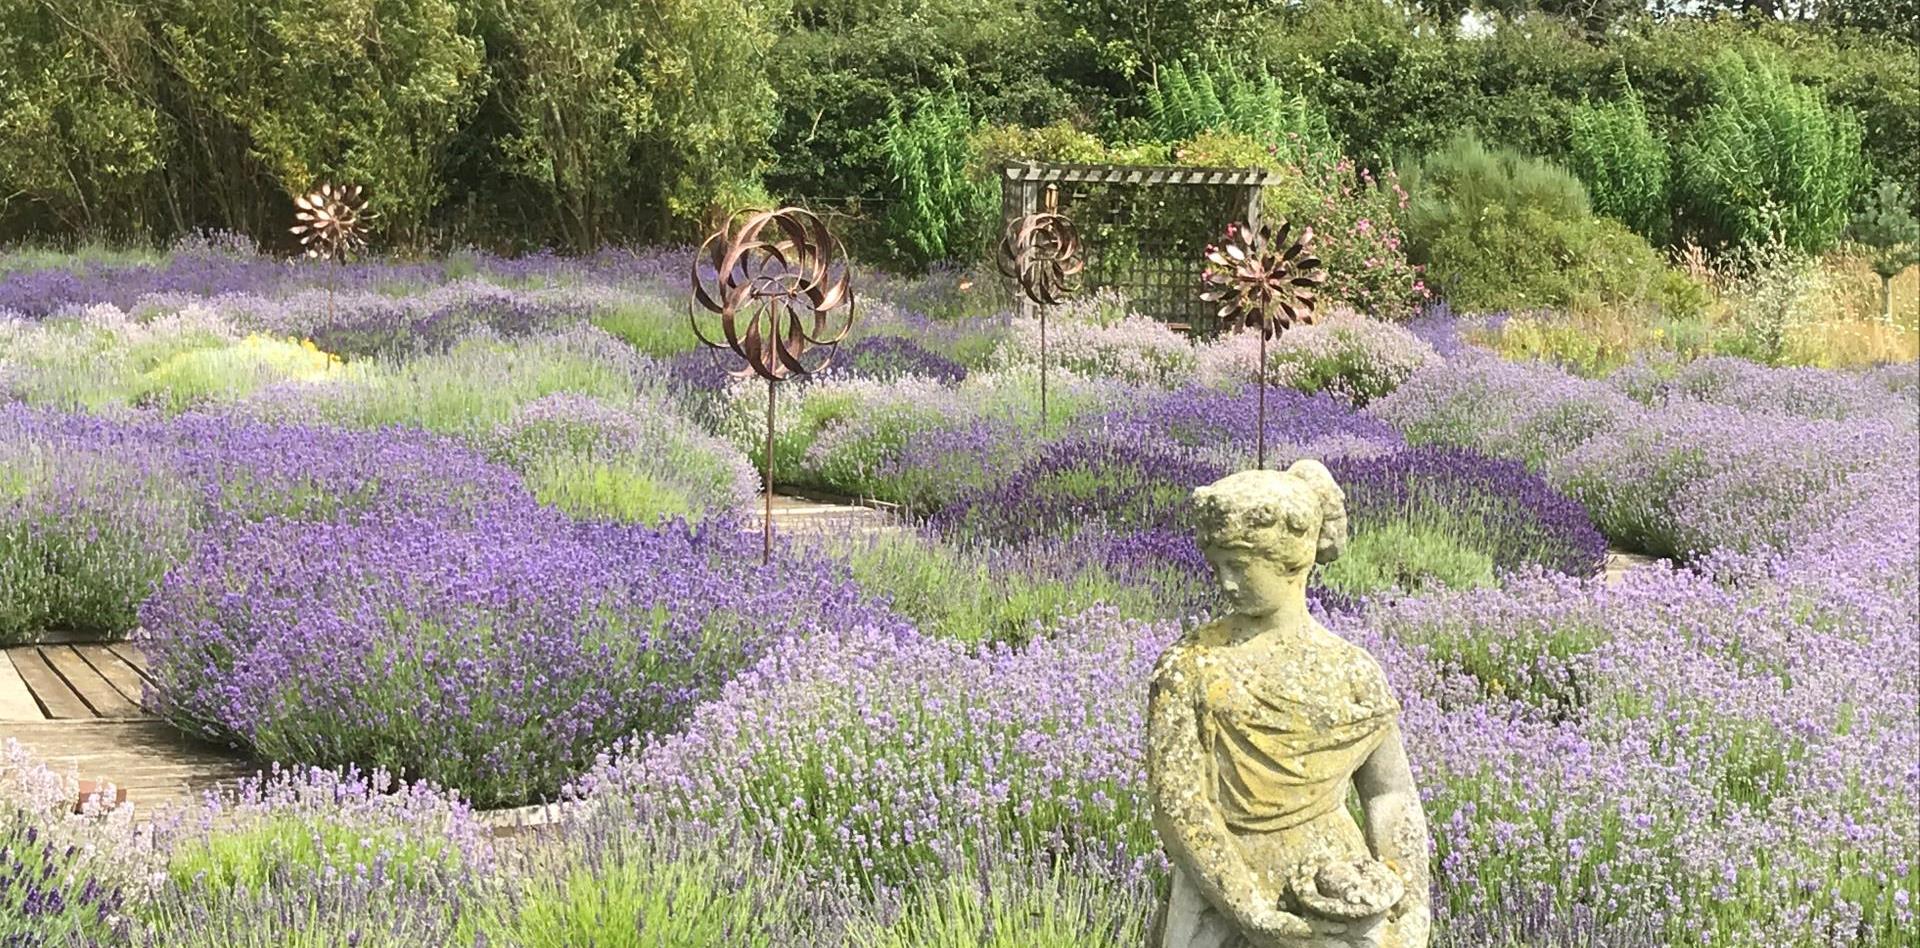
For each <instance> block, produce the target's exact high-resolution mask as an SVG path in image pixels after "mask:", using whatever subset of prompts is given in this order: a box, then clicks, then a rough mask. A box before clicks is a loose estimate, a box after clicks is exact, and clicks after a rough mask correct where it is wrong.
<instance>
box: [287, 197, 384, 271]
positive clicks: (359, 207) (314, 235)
mask: <svg viewBox="0 0 1920 948" xmlns="http://www.w3.org/2000/svg"><path fill="white" fill-rule="evenodd" d="M293 206H294V208H295V209H296V210H295V211H294V213H293V216H294V219H295V220H297V221H299V223H297V224H295V225H293V227H292V228H291V229H292V231H293V233H294V235H295V236H297V237H299V238H300V246H301V247H303V248H305V249H306V252H307V256H309V257H313V258H316V259H328V260H345V259H346V257H347V254H348V253H353V252H359V251H362V250H365V249H366V247H367V242H366V239H365V238H364V237H362V236H361V234H360V227H361V223H362V221H363V220H365V218H367V217H369V216H371V215H369V214H367V213H366V208H367V199H366V194H365V192H364V191H362V190H361V188H360V186H359V185H357V184H350V185H337V184H322V185H321V186H320V187H319V188H317V189H315V190H314V191H313V192H312V193H310V194H303V195H300V196H299V197H296V198H294V199H293Z"/></svg>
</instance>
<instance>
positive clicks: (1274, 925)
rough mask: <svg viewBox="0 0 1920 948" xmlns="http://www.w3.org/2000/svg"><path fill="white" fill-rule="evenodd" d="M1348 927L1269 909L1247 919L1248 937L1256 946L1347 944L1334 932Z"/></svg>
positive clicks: (1335, 947) (1341, 947)
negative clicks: (1336, 936)
mask: <svg viewBox="0 0 1920 948" xmlns="http://www.w3.org/2000/svg"><path fill="white" fill-rule="evenodd" d="M1346 930H1347V926H1346V924H1345V923H1343V922H1336V921H1333V920H1331V919H1324V918H1313V917H1309V916H1301V915H1295V914H1293V913H1292V912H1283V911H1281V910H1279V909H1277V908H1275V909H1269V910H1267V911H1265V912H1262V913H1260V914H1259V915H1258V916H1256V917H1254V918H1250V919H1247V931H1246V936H1247V940H1248V941H1249V942H1251V943H1252V945H1253V948H1346V942H1344V941H1341V940H1339V939H1338V938H1334V937H1332V936H1335V935H1339V934H1341V933H1343V932H1345V931H1346Z"/></svg>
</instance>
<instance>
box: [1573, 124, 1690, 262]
mask: <svg viewBox="0 0 1920 948" xmlns="http://www.w3.org/2000/svg"><path fill="white" fill-rule="evenodd" d="M1568 130H1569V132H1570V133H1571V136H1572V141H1571V143H1570V147H1569V149H1568V155H1567V167H1568V170H1570V171H1572V172H1573V173H1574V174H1576V175H1578V176H1579V177H1580V180H1581V181H1583V182H1585V183H1586V186H1587V194H1588V195H1589V196H1590V197H1591V198H1592V199H1593V209H1594V210H1595V211H1598V212H1599V213H1601V214H1605V215H1607V216H1608V217H1611V218H1613V219H1614V220H1617V221H1620V222H1621V223H1623V224H1625V225H1627V226H1628V227H1630V228H1632V229H1633V232H1634V233H1636V234H1639V235H1640V236H1642V237H1645V238H1647V239H1648V240H1650V241H1655V242H1658V241H1661V240H1664V239H1665V238H1666V235H1667V230H1668V228H1669V227H1670V226H1671V224H1672V209H1671V208H1670V206H1669V205H1668V199H1667V192H1668V181H1667V178H1668V157H1667V147H1666V143H1665V142H1664V141H1662V140H1661V139H1660V138H1658V137H1657V136H1656V135H1655V134H1654V132H1653V129H1652V128H1651V127H1650V126H1649V125H1648V124H1647V108H1646V105H1645V103H1644V102H1642V101H1641V98H1640V96H1639V94H1638V93H1636V92H1634V91H1633V90H1632V89H1631V88H1628V89H1627V90H1626V94H1625V95H1624V96H1622V97H1621V98H1619V99H1617V100H1614V101H1612V102H1604V103H1601V104H1599V105H1593V104H1583V105H1581V106H1580V107H1579V108H1576V109H1574V110H1573V112H1572V113H1571V114H1570V115H1569V116H1568Z"/></svg>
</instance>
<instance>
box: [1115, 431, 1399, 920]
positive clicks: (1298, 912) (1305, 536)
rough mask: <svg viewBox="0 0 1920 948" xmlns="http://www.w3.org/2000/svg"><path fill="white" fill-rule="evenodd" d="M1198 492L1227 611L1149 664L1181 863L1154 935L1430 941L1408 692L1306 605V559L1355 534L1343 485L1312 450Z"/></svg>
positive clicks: (1157, 752)
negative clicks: (1408, 737)
mask: <svg viewBox="0 0 1920 948" xmlns="http://www.w3.org/2000/svg"><path fill="white" fill-rule="evenodd" d="M1193 502H1194V505H1195V508H1196V510H1195V513H1196V518H1195V519H1196V521H1197V523H1198V524H1199V542H1200V548H1201V551H1202V552H1203V553H1205V554H1206V558H1207V562H1208V563H1210V564H1211V565H1212V566H1213V570H1214V574H1215V578H1216V580H1217V582H1218V584H1219V588H1220V593H1221V597H1222V600H1223V601H1224V603H1225V604H1226V607H1227V610H1228V611H1227V614H1226V615H1224V616H1222V617H1221V618H1219V619H1216V620H1215V621H1213V622H1210V623H1208V624H1206V625H1203V626H1200V627H1198V628H1196V629H1193V630H1192V631H1190V632H1188V633H1187V634H1186V635H1184V636H1182V637H1181V639H1180V640H1179V641H1178V642H1175V643H1174V644H1173V646H1172V647H1170V648H1169V649H1168V650H1167V652H1166V654H1165V655H1162V656H1161V658H1160V661H1159V664H1158V665H1157V666H1156V667H1155V669H1154V673H1153V686H1152V692H1151V698H1150V701H1149V708H1148V722H1147V731H1148V750H1147V753H1148V757H1147V775H1148V781H1149V784H1150V789H1151V793H1152V796H1153V803H1154V827H1155V829H1156V830H1158V831H1159V834H1160V839H1161V842H1162V843H1163V844H1164V845H1165V847H1166V849H1167V854H1168V856H1169V857H1170V858H1171V859H1172V861H1173V864H1174V879H1173V887H1172V891H1171V893H1170V894H1169V896H1168V900H1167V903H1166V904H1165V905H1164V906H1162V907H1161V911H1160V915H1159V917H1158V918H1156V919H1155V922H1154V929H1153V936H1152V939H1151V942H1150V948H1425V946H1426V945H1427V942H1428V933H1429V928H1430V927H1431V910H1430V906H1429V899H1430V892H1429V883H1428V875H1427V872H1428V870H1427V860H1428V852H1429V849H1430V843H1429V840H1428V835H1427V824H1426V816H1425V814H1424V813H1423V812H1422V811H1421V809H1420V796H1419V793H1418V792H1417V791H1416V790H1415V789H1414V785H1413V773H1412V770H1411V769H1410V768H1409V766H1408V764H1407V756H1406V749H1405V747H1404V746H1403V743H1402V741H1401V738H1400V723H1399V719H1400V706H1399V703H1398V702H1397V701H1396V700H1395V699H1394V697H1393V692H1392V691H1391V690H1390V689H1389V688H1388V687H1387V681H1386V676H1385V674H1384V673H1382V672H1381V670H1380V665H1379V663H1377V662H1375V661H1374V660H1373V657H1372V656H1370V655H1368V654H1367V653H1366V651H1365V650H1363V649H1361V648H1359V647H1358V646H1355V645H1353V644H1351V643H1349V642H1347V641H1345V640H1344V639H1341V638H1340V637H1338V636H1336V635H1334V634H1333V633H1331V632H1329V631H1327V630H1326V628H1325V627H1323V626H1322V625H1321V624H1320V623H1319V622H1318V621H1316V620H1315V619H1314V618H1313V617H1312V616H1311V615H1310V614H1309V613H1308V612H1307V600H1306V583H1307V576H1308V574H1309V573H1310V572H1311V571H1312V570H1313V567H1314V566H1315V564H1318V563H1328V562H1332V561H1333V560H1334V559H1335V558H1336V557H1338V556H1339V555H1340V553H1341V551H1342V549H1343V548H1344V547H1345V545H1346V540H1347V518H1346V501H1345V497H1344V496H1343V495H1342V494H1341V492H1340V488H1339V486H1338V485H1336V484H1335V483H1334V481H1333V477H1332V475H1330V474H1328V473H1327V469H1326V468H1325V467H1324V466H1322V465H1321V464H1320V463H1319V462H1318V461H1301V462H1299V463H1298V464H1295V465H1293V467H1291V468H1289V469H1288V470H1286V471H1285V472H1280V471H1264V470H1262V471H1245V472H1242V473H1239V474H1234V475H1232V476H1230V477H1227V478H1224V479H1222V480H1220V481H1218V482H1216V483H1214V484H1211V485H1208V486H1206V487H1202V488H1200V489H1199V490H1196V491H1194V495H1193ZM1355 793H1357V794H1358V796H1359V802H1360V810H1361V813H1362V815H1363V819H1361V820H1358V821H1356V820H1355V819H1354V817H1353V816H1352V814H1351V812H1350V810H1349V807H1348V799H1349V797H1350V796H1351V795H1353V794H1355Z"/></svg>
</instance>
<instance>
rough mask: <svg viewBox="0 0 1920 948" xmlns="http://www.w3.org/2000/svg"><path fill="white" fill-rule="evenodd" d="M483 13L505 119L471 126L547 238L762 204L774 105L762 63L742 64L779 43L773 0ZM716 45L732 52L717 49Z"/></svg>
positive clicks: (506, 8)
mask: <svg viewBox="0 0 1920 948" xmlns="http://www.w3.org/2000/svg"><path fill="white" fill-rule="evenodd" d="M482 12H483V14H484V15H483V16H481V17H480V18H479V20H480V22H479V26H480V29H481V31H482V32H483V33H485V34H486V35H487V36H488V37H489V38H490V39H489V43H488V50H489V52H490V53H492V56H491V57H490V62H489V66H490V67H491V70H492V73H493V79H494V82H493V95H494V97H495V106H496V107H497V108H498V109H499V115H500V121H501V123H502V126H503V127H497V128H488V129H476V130H475V131H476V132H480V133H481V134H482V135H483V136H485V137H483V138H482V141H483V142H486V144H484V145H481V147H483V148H493V149H497V153H498V154H499V156H500V159H499V164H498V166H497V167H491V168H488V169H487V170H488V171H489V172H491V173H493V174H497V175H504V176H507V177H509V181H510V182H511V188H512V190H511V191H510V193H512V194H513V196H515V197H516V198H519V199H520V200H519V201H518V202H515V203H514V204H513V205H510V206H512V207H513V208H514V210H517V211H521V212H522V213H524V214H526V215H530V216H532V217H533V218H534V219H535V220H540V221H541V222H542V224H543V225H544V226H543V228H542V229H543V230H544V231H545V233H546V234H547V235H548V239H549V240H553V241H555V242H559V243H564V244H565V245H566V246H570V247H572V248H573V249H575V250H577V251H582V252H588V251H592V250H595V249H598V248H599V247H601V246H602V245H604V244H606V243H608V242H609V240H610V239H611V238H613V237H614V236H615V235H633V236H639V237H650V238H652V239H655V240H658V239H663V238H669V237H674V236H681V235H682V233H683V231H684V230H685V229H687V227H688V225H689V224H692V223H694V222H697V221H699V220H700V219H701V218H702V215H704V214H705V213H707V212H708V211H709V210H710V209H711V208H713V207H719V208H722V209H725V210H732V209H733V208H734V207H738V206H742V205H745V204H750V203H758V201H757V200H756V199H755V198H756V196H755V195H754V194H753V192H754V191H755V190H756V189H757V181H756V180H755V178H754V175H753V168H754V166H755V164H756V162H758V161H759V160H760V158H761V149H762V148H764V145H765V142H766V139H767V133H768V132H769V130H770V129H771V127H772V125H773V122H774V120H775V115H774V108H773V96H772V90H771V87H770V86H769V80H768V78H767V76H766V74H765V72H764V71H762V70H759V69H753V68H748V67H747V66H746V65H745V64H747V63H749V62H753V61H755V60H757V59H758V58H759V57H760V56H762V55H764V54H765V53H766V52H767V51H768V50H769V49H770V48H771V47H772V44H773V42H774V39H775V36H774V30H773V13H772V10H771V8H770V7H768V6H766V5H763V4H759V3H754V2H746V0H672V2H668V3H650V4H642V3H639V2H637V0H619V2H615V3H588V2H583V0H530V2H524V3H498V4H488V5H486V6H484V7H483V8H482ZM723 35H724V36H725V37H726V38H725V39H721V37H722V36H723ZM496 41H497V45H496ZM717 45H725V46H726V48H727V49H729V50H730V55H727V56H712V55H708V51H710V50H712V49H714V48H716V46H717ZM495 136H497V137H495ZM489 139H491V140H489ZM476 144H479V143H476ZM519 226H520V227H524V226H525V225H524V222H522V223H521V224H520V225H519Z"/></svg>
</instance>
